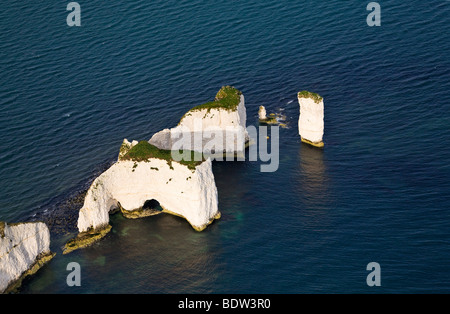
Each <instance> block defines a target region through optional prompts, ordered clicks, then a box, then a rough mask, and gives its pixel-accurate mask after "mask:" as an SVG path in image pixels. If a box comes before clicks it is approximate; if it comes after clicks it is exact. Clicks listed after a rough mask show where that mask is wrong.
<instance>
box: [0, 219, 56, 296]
mask: <svg viewBox="0 0 450 314" xmlns="http://www.w3.org/2000/svg"><path fill="white" fill-rule="evenodd" d="M54 255H55V254H54V253H52V252H51V251H50V231H49V229H48V227H47V225H46V224H45V223H43V222H27V223H15V224H8V223H6V222H0V293H7V292H10V291H12V290H14V289H15V288H17V287H18V286H20V283H21V281H22V279H23V278H24V277H26V276H28V275H32V274H34V273H35V272H36V271H38V270H39V268H40V267H41V266H42V265H44V264H45V263H46V262H48V261H49V260H50V259H52V258H53V256H54Z"/></svg>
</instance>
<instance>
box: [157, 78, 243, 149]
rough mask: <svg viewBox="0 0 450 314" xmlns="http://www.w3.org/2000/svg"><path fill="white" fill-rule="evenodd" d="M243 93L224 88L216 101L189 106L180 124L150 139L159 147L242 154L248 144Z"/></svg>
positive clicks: (228, 87)
mask: <svg viewBox="0 0 450 314" xmlns="http://www.w3.org/2000/svg"><path fill="white" fill-rule="evenodd" d="M246 121H247V113H246V108H245V100H244V95H242V93H241V92H240V91H239V90H237V89H235V88H234V87H231V86H224V87H222V88H221V89H220V90H219V92H218V93H217V95H216V98H215V100H214V101H212V102H209V103H206V104H203V105H200V106H197V107H194V108H192V109H190V110H189V111H188V112H186V114H185V115H184V116H183V117H182V118H181V120H180V122H179V123H178V125H177V126H176V127H174V128H171V129H164V130H162V131H160V132H158V133H156V134H154V135H153V137H152V138H151V139H150V140H149V143H151V144H153V145H155V146H156V147H158V148H160V149H166V150H171V149H183V150H191V151H196V152H202V153H204V154H205V155H211V156H212V155H216V154H222V155H223V154H229V153H241V152H243V151H244V150H245V148H246V145H247V144H248V140H249V137H248V132H247V130H246Z"/></svg>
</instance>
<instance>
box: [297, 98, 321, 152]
mask: <svg viewBox="0 0 450 314" xmlns="http://www.w3.org/2000/svg"><path fill="white" fill-rule="evenodd" d="M297 98H298V103H299V105H300V118H299V120H298V131H299V134H300V136H301V139H302V142H304V143H307V144H310V145H312V146H315V147H323V146H324V144H323V132H324V121H323V119H324V105H323V98H322V97H321V96H320V95H318V94H316V93H312V92H309V91H301V92H299V93H298V94H297Z"/></svg>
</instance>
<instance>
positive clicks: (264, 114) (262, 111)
mask: <svg viewBox="0 0 450 314" xmlns="http://www.w3.org/2000/svg"><path fill="white" fill-rule="evenodd" d="M258 117H259V120H266V119H267V112H266V108H265V107H264V106H259V110H258Z"/></svg>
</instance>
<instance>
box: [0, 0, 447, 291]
mask: <svg viewBox="0 0 450 314" xmlns="http://www.w3.org/2000/svg"><path fill="white" fill-rule="evenodd" d="M67 3H69V1H66V2H64V1H62V2H61V1H41V0H40V1H9V2H8V3H7V4H5V5H2V8H1V10H0V30H1V32H0V73H1V74H0V221H7V222H19V221H35V220H42V221H45V222H47V224H48V225H49V227H50V230H51V236H52V245H51V249H52V251H54V252H56V253H57V255H56V256H55V258H54V259H53V260H51V261H50V262H49V264H47V265H46V266H45V267H44V268H42V269H41V270H40V271H39V272H38V273H37V274H36V275H34V276H33V277H30V278H28V279H26V280H25V281H24V283H23V285H22V287H21V289H20V291H19V292H20V293H25V294H28V293H42V294H47V293H276V294H280V293H289V294H290V293H449V292H450V269H449V261H450V114H449V111H450V40H449V39H450V35H449V34H450V27H449V25H450V1H445V0H429V1H417V0H414V1H393V0H380V1H379V4H380V6H381V26H378V27H377V26H374V27H369V26H368V25H367V23H366V18H367V15H368V14H369V13H370V12H369V11H367V10H366V6H367V4H368V3H369V1H337V0H335V1H318V0H317V1H298V0H297V1H287V0H283V1H279V0H277V1H273V0H266V1H261V0H258V1H257V0H246V1H223V0H216V1H205V0H203V1H202V0H189V1H186V0H181V1H173V0H164V1H159V0H153V1H143V0H136V1H117V0H113V1H98V0H91V1H82V0H80V1H79V4H80V6H81V26H80V27H76V26H74V27H69V26H68V25H67V23H66V18H67V15H68V14H69V11H66V6H67ZM223 85H233V86H235V87H236V88H238V89H239V90H241V91H242V92H243V94H244V96H245V100H246V108H247V125H255V126H257V125H258V108H259V106H261V105H263V106H265V107H266V109H267V111H268V113H270V112H273V113H283V114H285V115H286V122H287V128H281V129H280V142H279V152H280V164H279V168H278V170H277V171H276V172H272V173H263V172H261V171H260V165H261V164H263V162H261V161H248V160H247V161H240V162H238V161H235V162H214V164H213V171H214V176H215V179H216V185H217V188H218V193H219V210H220V211H221V213H222V218H221V219H220V220H218V221H216V222H214V223H213V224H212V225H210V226H209V227H208V228H207V229H206V230H205V231H203V232H201V233H198V232H196V231H194V230H193V229H192V228H191V227H190V225H189V224H188V223H187V222H186V221H185V220H183V219H181V218H179V217H174V216H171V215H158V216H153V217H148V218H144V219H140V220H128V219H125V218H123V217H122V216H121V215H120V214H115V215H112V216H111V225H112V227H113V229H112V231H111V233H110V234H109V235H108V236H107V237H106V238H104V239H103V240H102V241H100V242H98V243H96V244H95V245H93V246H92V247H90V248H86V249H82V250H78V251H75V252H73V253H70V254H67V255H62V250H61V247H62V246H63V245H64V243H65V241H67V240H68V239H70V238H72V237H74V236H75V235H76V231H77V230H76V219H77V217H78V210H79V209H80V208H81V206H82V202H83V196H84V194H83V193H85V192H86V189H87V188H88V187H89V185H90V183H91V182H92V180H94V178H95V177H96V176H98V175H99V174H100V173H101V172H102V171H104V170H106V169H107V168H108V167H109V166H110V165H111V164H112V163H113V162H114V161H115V160H116V158H117V154H118V151H119V147H120V145H121V143H122V140H123V139H124V138H127V139H128V140H130V141H131V140H148V139H149V138H150V137H151V136H152V135H153V134H154V133H155V132H158V131H160V130H162V129H164V128H170V127H173V126H175V125H176V124H177V122H178V121H179V119H180V117H181V116H182V115H183V114H184V113H185V112H186V111H187V110H189V109H190V108H191V107H194V106H196V105H199V104H202V103H205V102H207V101H210V100H212V99H213V98H214V96H215V94H216V92H217V91H218V90H219V89H220V87H221V86H223ZM301 90H309V91H312V92H315V93H319V94H320V95H321V96H323V98H324V103H325V135H324V143H325V147H324V148H323V149H317V148H313V147H310V146H307V145H306V144H303V143H301V141H300V137H299V135H298V125H297V122H298V117H299V106H298V102H297V98H296V93H297V92H298V91H301ZM69 262H77V263H79V264H80V266H81V286H80V287H69V286H68V285H67V284H66V277H67V275H68V274H69V271H67V270H66V266H67V264H68V263H69ZM370 262H377V263H379V265H380V267H381V286H379V287H376V286H375V287H369V286H368V285H367V283H366V277H367V276H368V275H369V273H370V272H369V271H367V270H366V266H367V264H369V263H370Z"/></svg>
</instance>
